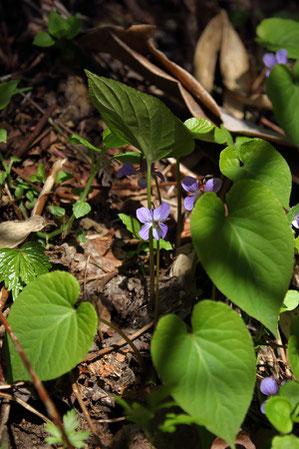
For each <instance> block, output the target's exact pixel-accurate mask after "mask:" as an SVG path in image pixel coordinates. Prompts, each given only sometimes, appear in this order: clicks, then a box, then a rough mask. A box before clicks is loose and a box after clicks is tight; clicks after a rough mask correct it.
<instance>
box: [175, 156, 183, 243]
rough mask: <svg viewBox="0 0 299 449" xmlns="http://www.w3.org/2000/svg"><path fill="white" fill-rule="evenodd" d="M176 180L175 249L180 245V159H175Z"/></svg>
mask: <svg viewBox="0 0 299 449" xmlns="http://www.w3.org/2000/svg"><path fill="white" fill-rule="evenodd" d="M176 182H177V202H178V218H177V227H176V250H178V248H179V247H180V245H181V231H182V188H181V175H180V160H179V159H177V160H176Z"/></svg>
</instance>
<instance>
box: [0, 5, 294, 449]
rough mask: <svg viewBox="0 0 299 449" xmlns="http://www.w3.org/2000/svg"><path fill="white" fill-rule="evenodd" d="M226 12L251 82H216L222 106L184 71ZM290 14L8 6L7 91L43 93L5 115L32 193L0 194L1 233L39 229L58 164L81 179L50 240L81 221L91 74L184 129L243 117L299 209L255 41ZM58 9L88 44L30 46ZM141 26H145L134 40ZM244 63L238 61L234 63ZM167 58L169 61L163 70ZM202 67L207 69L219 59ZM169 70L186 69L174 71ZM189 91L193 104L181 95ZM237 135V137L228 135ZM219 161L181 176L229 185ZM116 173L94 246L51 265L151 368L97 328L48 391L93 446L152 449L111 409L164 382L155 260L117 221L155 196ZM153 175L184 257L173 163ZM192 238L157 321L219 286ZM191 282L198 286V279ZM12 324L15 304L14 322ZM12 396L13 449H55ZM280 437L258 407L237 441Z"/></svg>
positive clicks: (65, 245)
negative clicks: (156, 106)
mask: <svg viewBox="0 0 299 449" xmlns="http://www.w3.org/2000/svg"><path fill="white" fill-rule="evenodd" d="M221 8H223V9H224V10H226V12H227V13H228V14H229V15H230V17H231V18H233V17H235V24H236V26H237V31H238V33H239V35H240V38H241V40H242V41H243V43H244V45H245V47H246V49H247V52H248V60H249V71H248V72H247V75H246V78H245V80H243V81H244V82H243V84H242V85H241V86H239V87H238V89H229V88H228V87H227V85H226V83H225V80H224V78H225V77H224V74H223V73H221V70H220V69H219V67H218V66H216V71H215V78H213V79H212V83H213V84H214V85H215V86H216V89H215V90H214V92H213V96H214V98H215V100H216V101H215V104H214V103H213V101H211V100H210V98H209V96H207V97H206V98H204V100H203V97H204V95H203V92H199V91H198V86H196V87H194V85H193V84H192V81H191V80H188V77H187V75H186V72H184V73H183V72H180V71H179V70H177V69H176V68H175V67H179V69H184V70H186V71H187V72H190V73H192V72H193V68H194V66H196V61H193V58H194V54H195V49H196V43H197V40H198V38H199V36H200V35H201V33H202V31H203V30H204V28H205V26H206V25H207V24H208V23H209V21H210V20H211V19H212V18H213V17H214V16H216V15H217V14H219V12H220V10H221ZM283 9H285V10H286V11H288V12H289V13H297V14H298V13H299V10H298V7H296V2H282V1H281V0H275V1H271V2H263V1H261V0H256V1H254V2H253V1H252V2H251V1H250V0H228V1H226V2H221V1H217V0H215V1H208V0H200V1H195V0H184V1H179V0H163V1H153V2H146V1H144V0H123V1H113V0H112V1H109V2H108V1H101V0H90V1H88V2H82V1H80V0H69V1H66V0H61V1H58V0H47V1H42V0H39V1H33V0H26V1H21V0H16V1H14V2H13V6H12V3H11V2H9V1H8V0H4V2H2V4H1V5H0V63H1V66H2V71H1V76H0V82H4V81H9V80H11V79H17V80H20V84H19V87H31V88H32V90H30V91H29V92H23V93H22V94H20V95H17V96H14V97H13V98H12V101H11V103H10V104H9V105H8V107H7V108H5V110H4V111H3V112H2V113H1V122H2V123H1V126H3V127H4V128H5V129H6V130H7V134H8V142H7V144H0V149H1V152H2V154H3V157H4V159H5V160H7V161H8V160H9V159H10V158H11V157H12V156H15V157H18V158H20V162H17V163H14V164H13V167H12V175H13V177H14V179H15V180H16V181H15V182H16V183H18V184H19V186H20V188H21V187H22V186H23V187H24V183H26V186H27V187H26V189H27V190H25V193H26V191H27V192H28V190H30V186H32V187H33V188H34V189H33V190H34V193H32V196H30V195H29V196H28V195H27V197H26V196H25V194H23V196H22V197H20V198H16V197H15V196H12V195H11V192H10V191H9V190H8V189H5V188H4V187H3V186H2V187H3V188H2V190H1V193H2V196H1V200H0V219H1V221H2V222H4V221H11V220H17V219H19V220H24V219H25V218H27V217H29V216H30V214H31V210H32V204H31V203H32V202H33V200H34V199H35V198H36V197H37V195H38V192H40V191H41V190H42V187H43V184H42V183H41V182H38V180H37V182H35V183H32V181H30V177H31V176H32V175H33V174H35V173H37V172H38V165H39V164H42V166H43V167H44V170H45V176H46V177H47V176H49V175H51V172H52V169H53V165H54V164H55V162H57V160H59V159H65V162H64V165H63V170H65V171H67V172H69V173H71V175H72V178H71V179H69V180H67V181H65V182H64V183H62V184H58V185H56V186H55V188H54V189H53V191H52V192H51V194H50V195H48V198H47V204H46V205H45V206H44V209H43V212H42V215H43V216H44V217H45V219H46V220H47V225H46V228H45V229H44V230H43V231H46V232H52V231H53V230H55V229H56V228H57V227H59V225H60V223H61V220H62V218H59V217H54V216H53V215H52V214H51V213H50V210H49V208H48V206H58V207H63V208H65V209H66V214H67V215H68V216H69V215H70V214H71V208H72V204H73V203H74V202H75V201H76V200H78V198H79V193H78V192H79V191H80V189H82V188H84V186H85V185H86V182H87V180H88V178H89V174H90V159H89V155H88V153H87V152H86V148H84V146H82V145H75V146H74V145H71V144H70V143H69V141H68V140H69V138H70V136H71V134H73V133H76V134H79V135H80V136H82V137H84V138H85V139H87V140H88V141H89V142H91V143H92V144H93V145H95V146H97V147H100V146H101V136H102V133H103V130H104V128H105V124H104V122H103V121H102V120H101V117H100V116H99V114H98V112H97V111H96V110H95V109H94V108H93V107H92V105H91V102H90V99H89V97H88V91H87V82H86V77H85V74H84V69H88V70H90V71H92V72H94V73H97V74H98V75H102V76H106V77H109V78H113V79H115V80H119V81H121V82H124V83H126V84H128V85H130V86H132V87H135V88H137V89H139V90H140V91H142V92H145V93H148V94H152V95H156V96H157V97H158V98H160V99H161V100H162V101H164V102H165V103H166V104H167V105H168V106H169V107H170V108H171V109H172V111H173V112H174V113H175V114H176V115H177V116H178V117H179V118H181V119H182V120H185V119H187V118H189V117H191V116H192V114H195V115H196V113H199V116H202V117H205V118H209V119H210V120H213V121H214V122H215V123H217V124H219V123H221V121H224V115H222V116H221V114H220V115H219V114H218V111H219V109H218V108H219V107H220V106H224V107H225V108H226V111H229V112H230V113H232V114H233V115H234V116H235V117H236V118H237V120H239V125H240V122H242V123H243V121H244V123H245V120H251V122H252V124H253V125H254V127H253V129H252V130H251V131H250V132H249V130H248V128H247V132H248V133H249V135H251V136H263V137H264V136H268V137H269V138H270V140H271V141H272V142H275V145H276V148H277V149H278V150H279V151H281V153H282V154H283V156H284V157H285V158H286V160H287V161H288V163H289V165H290V166H291V170H292V174H293V181H294V189H293V195H294V198H293V203H296V202H297V201H296V199H295V196H296V194H298V183H299V166H298V157H297V156H298V149H297V148H294V147H290V146H289V144H287V143H286V141H285V140H284V136H283V134H282V133H281V130H280V129H278V127H277V125H275V124H274V122H273V116H272V111H271V107H270V106H269V104H268V103H267V100H266V98H265V95H264V90H263V81H264V76H265V70H264V68H263V65H262V62H261V61H262V55H263V50H262V48H261V47H259V46H258V45H257V44H256V43H255V40H254V37H255V28H256V26H257V24H258V22H259V20H260V19H261V18H263V17H270V16H271V15H272V14H274V13H275V12H277V11H279V10H283ZM51 10H56V11H58V12H59V13H60V14H62V15H63V16H64V17H68V16H69V15H74V14H75V13H80V15H81V17H82V21H83V27H82V33H81V34H80V35H79V37H78V39H76V41H75V43H74V45H71V46H70V48H68V49H66V48H55V47H51V48H39V47H36V46H33V45H32V40H33V38H34V36H35V35H36V34H37V33H38V32H39V31H45V30H46V29H47V18H48V16H49V13H50V11H51ZM237 18H239V19H238V20H239V22H238V20H237ZM132 25H134V26H136V25H140V27H139V28H138V27H137V28H135V29H133V31H132V30H131V31H130V32H126V31H125V30H127V29H128V28H129V27H131V26H132ZM98 26H102V29H101V32H100V33H99V32H98V31H97V32H96V33H97V34H93V32H89V33H88V31H90V30H92V29H93V28H95V27H98ZM149 39H151V42H153V44H152V45H153V46H154V48H152V49H151V51H149V49H148V48H149V47H147V43H148V40H149ZM211 45H212V43H211ZM234 50H235V49H234V48H228V49H227V50H226V51H227V52H234ZM159 51H160V52H162V53H161V54H159ZM165 56H166V57H167V58H168V60H167V61H169V62H167V61H165ZM229 56H230V55H228V57H229ZM205 57H206V64H207V67H208V64H209V49H207V52H206V54H205ZM163 58H164V59H163ZM172 63H175V64H177V66H175V67H174V66H173V65H172V66H171V64H172ZM159 71H160V72H159ZM181 83H182V84H181ZM182 85H184V88H181V87H182ZM184 89H186V90H185V91H184ZM186 91H187V93H188V95H187V94H184V92H186ZM182 92H183V93H182ZM226 126H227V127H228V128H229V122H227V123H226ZM239 129H240V132H241V128H239ZM117 152H119V150H118V149H111V150H109V151H108V156H113V155H114V154H116V153H117ZM218 156H219V149H218V148H216V147H215V146H214V145H213V144H204V145H203V146H202V147H201V148H200V150H199V149H197V151H195V152H194V153H193V154H192V155H191V156H188V157H187V158H186V159H185V160H183V165H182V177H183V176H187V175H191V176H192V175H193V176H204V175H206V174H213V175H215V176H217V175H219V168H218ZM119 167H120V165H119V163H118V162H113V163H112V164H110V165H109V166H106V167H105V168H104V169H103V170H101V171H100V172H99V173H98V175H97V177H96V179H95V180H94V182H93V185H92V193H91V194H90V195H89V197H88V202H89V204H90V205H91V207H92V210H91V212H90V213H89V215H88V217H85V218H83V219H80V220H77V221H76V222H75V223H74V225H73V229H74V230H78V229H79V228H80V229H82V231H84V233H85V236H86V241H87V243H86V242H85V243H84V242H82V241H81V242H80V241H79V240H78V239H76V237H75V236H74V235H73V234H68V235H64V234H62V235H60V236H58V237H57V238H54V239H53V240H52V241H51V242H50V243H51V244H50V245H48V247H47V255H48V256H49V258H50V262H51V264H52V267H53V269H59V270H65V271H69V272H70V273H72V274H74V275H75V276H76V278H77V279H78V281H79V282H80V285H81V296H80V298H79V300H80V301H90V302H91V303H92V304H93V305H94V306H95V308H96V310H97V313H98V315H99V316H101V317H102V318H104V319H105V320H107V321H112V322H113V323H115V324H116V325H117V326H118V327H119V328H120V329H121V330H122V331H123V332H124V333H126V334H127V335H129V336H130V338H131V339H132V340H133V341H134V343H135V345H136V347H137V348H138V349H139V351H140V352H141V353H142V356H143V358H144V363H145V366H143V367H142V366H140V364H139V362H138V360H137V359H136V357H135V354H134V353H133V352H132V349H131V348H130V346H128V345H127V344H126V342H125V341H124V340H123V339H121V337H120V336H119V335H118V334H117V332H116V331H115V330H113V329H111V328H110V327H108V326H107V325H105V324H103V323H100V324H99V327H98V332H97V335H96V338H95V340H94V344H93V346H92V348H91V350H90V352H89V354H88V355H87V356H86V357H85V359H84V360H83V361H82V363H80V365H79V366H78V367H77V369H76V370H75V371H74V372H73V378H70V377H69V376H64V377H63V378H60V379H58V380H57V381H51V382H48V383H46V388H47V390H48V391H49V392H50V393H51V395H52V397H53V399H54V401H55V403H56V405H57V407H58V409H59V411H60V413H61V414H64V413H65V412H66V411H67V410H68V409H69V408H71V407H74V408H75V409H76V411H77V412H78V414H79V416H80V421H81V424H82V428H84V429H87V430H90V428H89V425H88V417H89V418H90V419H91V421H92V422H93V426H94V430H95V431H96V435H92V434H91V436H90V438H89V440H88V446H87V447H89V448H94V449H95V448H107V449H117V448H119V449H120V448H126V447H128V448H130V449H147V448H150V447H152V446H151V445H150V443H149V441H148V439H147V437H146V436H145V435H144V434H143V432H142V431H141V430H140V429H139V428H138V427H137V426H136V425H135V424H132V423H128V422H127V421H126V420H125V417H124V414H123V410H122V408H121V407H120V406H119V405H117V404H116V402H115V399H114V398H113V395H118V396H121V397H123V398H125V399H127V400H140V399H141V398H142V397H143V396H144V395H145V394H146V393H147V392H148V391H150V388H151V386H152V385H154V384H155V383H157V382H158V379H157V378H156V376H155V373H154V371H153V368H152V366H151V360H150V354H149V347H150V341H151V335H152V331H153V310H152V305H151V304H150V303H149V301H148V278H147V270H148V255H147V253H145V252H144V253H141V254H137V253H136V248H137V244H138V241H136V239H134V238H132V236H131V235H130V233H128V232H127V230H126V229H125V227H124V226H123V224H122V222H121V221H120V219H119V217H118V214H119V213H125V214H128V215H131V216H135V212H136V208H138V207H140V206H141V205H143V206H145V205H146V193H145V190H141V189H140V188H139V187H138V185H137V179H136V178H134V177H133V178H130V179H129V178H124V179H122V180H120V179H119V178H118V177H117V171H118V169H119ZM156 168H157V169H158V170H159V171H161V172H162V173H163V175H164V177H165V181H164V182H162V183H161V192H162V197H163V198H164V199H165V200H167V202H168V203H169V204H170V205H171V215H172V218H171V220H170V222H169V234H168V239H169V240H170V241H171V242H172V243H173V244H174V242H175V221H176V218H177V206H176V182H175V176H174V175H175V162H174V161H172V160H166V161H165V162H163V163H159V164H157V167H156ZM28 186H29V187H28ZM181 239H182V241H181V247H180V249H179V253H180V255H179V257H175V254H174V252H166V251H165V252H163V254H162V259H161V267H160V314H166V313H169V312H175V313H177V314H178V315H179V316H181V317H182V318H185V317H188V315H189V314H190V311H191V310H192V306H193V305H194V303H195V302H196V300H197V298H198V295H202V296H203V297H210V294H211V288H212V286H211V283H210V281H209V280H208V279H207V278H206V276H205V274H204V272H203V271H202V269H201V268H200V267H196V263H195V256H194V251H193V248H192V244H191V243H190V242H191V235H190V229H189V223H188V219H187V220H186V222H185V224H184V228H183V229H182V233H181ZM194 270H196V273H197V276H196V281H194V280H193V279H194V277H193V276H192V273H194ZM296 270H297V271H296ZM298 282H299V279H298V268H296V267H295V271H294V277H293V280H292V285H293V288H296V287H298ZM217 294H218V295H219V299H221V300H225V298H222V297H221V294H220V293H219V292H218V293H217ZM8 311H9V301H8V304H7V308H6V313H8ZM257 326H258V324H257V323H255V322H254V321H253V322H252V323H250V325H249V328H250V330H251V331H252V332H253V333H254V332H257V331H258V329H257ZM3 335H4V329H3V328H2V327H1V336H3ZM282 338H284V336H282ZM284 362H285V359H284V354H283V353H282V351H277V350H275V349H271V348H268V349H267V350H266V349H264V350H263V352H261V354H260V361H259V364H260V375H261V377H262V376H265V375H270V374H271V369H270V368H269V367H272V368H273V367H274V368H275V371H276V372H277V373H280V374H281V377H282V378H285V377H287V376H288V372H287V367H286V366H285V364H284ZM1 377H2V379H1V382H2V383H3V381H4V375H3V373H2V376H1ZM1 391H4V390H1ZM8 392H9V394H10V397H9V398H8V399H6V400H5V399H3V400H2V403H1V414H0V421H1V424H0V432H1V435H0V436H1V438H2V439H1V442H2V446H3V448H4V447H5V448H6V447H7V448H11V449H15V448H17V449H23V448H30V449H33V448H39V449H42V448H49V447H50V446H49V445H48V444H46V443H45V442H44V437H45V436H46V433H45V431H44V421H43V419H42V418H40V417H38V416H37V414H36V413H35V412H36V411H39V412H40V413H42V414H45V413H46V412H45V409H44V406H43V404H42V403H41V402H40V401H39V400H38V398H37V396H36V394H35V392H34V391H33V389H32V388H31V386H30V385H29V384H25V385H24V384H20V385H16V386H14V387H13V388H11V389H10V390H8ZM27 405H28V406H31V407H33V409H34V412H33V411H31V410H29V409H28V408H27V409H26V406H27ZM269 435H271V429H270V426H269V424H268V423H267V421H266V419H265V418H263V417H262V416H261V414H260V412H259V405H258V403H257V401H256V403H255V401H253V404H252V407H251V410H250V413H249V415H248V418H247V420H246V422H245V424H244V429H243V431H242V432H241V433H240V435H239V444H240V446H239V447H241V448H244V447H245V448H247V449H253V448H254V447H256V448H258V447H260V444H261V443H260V442H259V441H262V440H264V439H265V438H266V437H267V436H269ZM251 440H252V441H253V442H252V441H251ZM186 441H188V447H189V449H193V448H194V449H195V448H200V447H201V446H200V443H199V442H198V437H197V433H196V431H195V430H194V429H193V428H192V427H187V426H181V427H180V428H179V430H177V431H176V432H175V433H173V434H162V433H161V432H160V433H159V432H156V433H154V442H153V444H154V446H155V447H156V448H157V449H163V448H166V447H167V448H169V447H171V448H173V449H175V448H179V447H180V448H181V447H185V442H186ZM212 447H213V449H216V448H218V449H219V448H225V447H226V445H225V444H224V443H222V442H221V441H220V440H219V439H217V440H216V441H215V442H214V445H213V446H212Z"/></svg>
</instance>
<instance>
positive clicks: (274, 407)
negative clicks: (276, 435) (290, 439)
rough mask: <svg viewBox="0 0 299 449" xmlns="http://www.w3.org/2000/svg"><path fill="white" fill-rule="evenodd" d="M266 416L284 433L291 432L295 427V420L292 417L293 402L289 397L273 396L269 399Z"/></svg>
mask: <svg viewBox="0 0 299 449" xmlns="http://www.w3.org/2000/svg"><path fill="white" fill-rule="evenodd" d="M265 412H266V416H267V418H268V419H269V421H270V423H271V424H272V425H273V426H274V427H275V428H276V429H277V430H278V431H279V432H282V433H290V432H291V431H292V429H293V421H292V419H291V412H292V409H291V404H290V403H289V401H288V399H286V398H283V397H280V396H273V397H272V398H270V399H268V400H267V402H266V405H265Z"/></svg>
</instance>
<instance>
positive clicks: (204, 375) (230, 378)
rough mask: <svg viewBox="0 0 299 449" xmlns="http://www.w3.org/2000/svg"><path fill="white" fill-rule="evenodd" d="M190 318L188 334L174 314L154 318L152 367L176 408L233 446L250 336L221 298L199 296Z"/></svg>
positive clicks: (251, 361) (250, 382)
mask: <svg viewBox="0 0 299 449" xmlns="http://www.w3.org/2000/svg"><path fill="white" fill-rule="evenodd" d="M191 323H192V332H191V333H188V331H187V329H186V326H185V324H184V322H183V321H182V320H181V319H180V318H178V317H177V316H176V315H166V316H164V317H163V318H161V319H160V320H159V322H158V326H157V328H156V331H155V333H154V336H153V339H152V344H151V353H152V358H153V362H154V365H155V368H156V370H157V372H158V374H159V375H160V376H161V379H162V381H163V382H164V383H165V384H166V385H168V386H170V387H171V395H172V396H173V397H174V399H175V400H176V402H177V403H178V404H179V405H180V407H181V408H182V409H183V410H184V411H185V412H187V413H188V414H189V415H191V416H192V417H193V418H197V420H198V424H201V425H203V426H205V427H206V428H207V429H208V430H209V431H210V432H212V433H214V434H216V435H218V436H220V437H221V438H223V439H224V440H225V441H227V442H228V443H229V444H230V445H231V446H233V444H234V441H235V437H236V435H237V433H238V430H239V427H240V426H241V423H242V421H243V419H244V417H245V415H246V412H247V409H248V407H249V405H250V402H251V399H252V394H253V389H254V384H255V354H254V348H253V343H252V340H251V338H250V335H249V332H248V330H247V329H246V327H245V325H244V323H243V321H242V319H241V318H240V317H239V316H238V314H237V313H236V312H235V311H233V310H232V309H230V308H229V307H228V306H227V305H225V304H224V303H220V302H213V301H209V300H205V301H201V302H200V303H199V304H197V305H196V306H195V307H194V310H193V314H192V318H191Z"/></svg>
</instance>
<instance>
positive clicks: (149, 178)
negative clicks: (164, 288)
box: [147, 161, 155, 302]
mask: <svg viewBox="0 0 299 449" xmlns="http://www.w3.org/2000/svg"><path fill="white" fill-rule="evenodd" d="M151 182H152V173H151V164H150V163H149V162H148V161H147V207H148V209H150V210H151V209H152V189H151ZM149 253H150V300H151V301H152V302H154V300H155V258H154V245H153V232H152V228H151V229H150V230H149Z"/></svg>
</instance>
